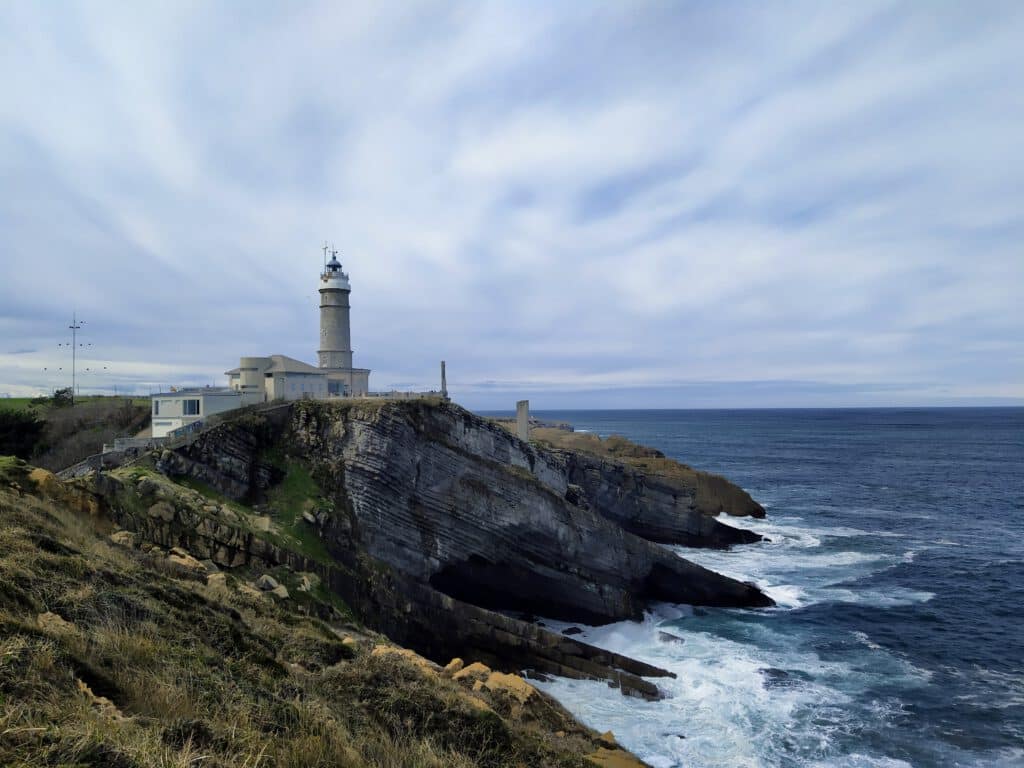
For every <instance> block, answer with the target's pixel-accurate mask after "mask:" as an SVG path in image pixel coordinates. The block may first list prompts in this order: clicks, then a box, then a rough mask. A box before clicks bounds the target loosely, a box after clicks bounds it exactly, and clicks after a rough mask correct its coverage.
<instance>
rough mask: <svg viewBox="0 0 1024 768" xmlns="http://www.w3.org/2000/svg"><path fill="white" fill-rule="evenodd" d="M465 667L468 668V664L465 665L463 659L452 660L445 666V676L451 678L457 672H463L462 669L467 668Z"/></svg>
mask: <svg viewBox="0 0 1024 768" xmlns="http://www.w3.org/2000/svg"><path fill="white" fill-rule="evenodd" d="M465 666H466V664H465V662H464V661H463V660H462V659H459V658H455V659H452V660H451V661H449V662H448V663H447V664H445V666H444V671H445V674H447V675H448V676H449V677H451V676H452V675H454V674H455V673H456V672H460V671H461V670H462V668H463V667H465Z"/></svg>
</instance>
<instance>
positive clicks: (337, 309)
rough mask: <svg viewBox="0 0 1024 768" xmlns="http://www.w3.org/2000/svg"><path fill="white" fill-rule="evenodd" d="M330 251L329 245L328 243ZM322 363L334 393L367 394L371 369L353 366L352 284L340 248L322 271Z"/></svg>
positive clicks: (319, 353) (321, 365) (329, 387)
mask: <svg viewBox="0 0 1024 768" xmlns="http://www.w3.org/2000/svg"><path fill="white" fill-rule="evenodd" d="M325 255H326V247H325ZM319 290H320V349H319V350H318V351H317V358H318V363H319V367H320V368H321V369H323V370H325V371H327V388H328V392H329V393H330V394H332V395H349V396H360V395H365V394H366V393H367V391H368V390H369V380H370V371H369V370H368V369H366V368H353V367H352V332H351V327H350V325H349V309H350V306H349V295H350V294H351V293H352V286H351V284H350V283H349V281H348V275H347V274H345V272H344V270H342V268H341V263H340V262H339V261H338V252H337V251H331V260H330V261H329V262H327V263H326V264H324V270H323V272H321V273H320V289H319Z"/></svg>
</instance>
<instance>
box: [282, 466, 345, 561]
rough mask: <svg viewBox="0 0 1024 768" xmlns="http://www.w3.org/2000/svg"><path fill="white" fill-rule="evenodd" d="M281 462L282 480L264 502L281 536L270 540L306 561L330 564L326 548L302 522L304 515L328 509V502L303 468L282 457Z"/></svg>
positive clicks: (307, 524) (311, 528)
mask: <svg viewBox="0 0 1024 768" xmlns="http://www.w3.org/2000/svg"><path fill="white" fill-rule="evenodd" d="M281 460H282V462H283V463H284V470H285V476H284V480H282V481H281V482H280V483H279V484H278V485H277V486H276V487H275V488H273V489H272V490H271V491H270V494H269V498H268V499H267V509H268V511H269V513H270V516H271V518H272V519H273V520H274V522H276V523H277V525H278V528H279V530H280V532H281V533H280V535H279V536H276V537H272V538H276V539H279V541H277V543H278V544H279V545H281V546H285V547H288V548H290V549H297V551H299V552H301V553H302V554H304V555H306V557H309V558H312V559H313V560H317V561H319V562H321V563H330V562H331V556H330V554H329V553H328V552H327V547H325V546H324V543H323V541H321V540H320V537H319V536H317V533H316V530H315V529H314V528H313V526H312V525H310V524H309V523H307V522H306V521H305V520H303V519H302V513H303V512H307V511H308V512H313V513H315V512H316V511H317V510H318V509H323V508H328V509H329V508H330V506H331V505H330V502H329V501H328V500H327V499H326V498H325V497H324V493H323V490H322V489H321V488H320V486H319V485H318V484H317V482H316V480H314V479H313V477H312V475H310V474H309V470H308V469H307V468H306V466H305V465H304V464H302V463H301V462H299V461H296V460H294V459H287V458H283V457H282V459H281Z"/></svg>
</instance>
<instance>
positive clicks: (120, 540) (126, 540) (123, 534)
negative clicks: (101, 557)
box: [110, 531, 138, 549]
mask: <svg viewBox="0 0 1024 768" xmlns="http://www.w3.org/2000/svg"><path fill="white" fill-rule="evenodd" d="M137 539H138V537H137V536H136V535H135V534H134V533H133V532H132V531H114V532H113V533H112V534H110V540H111V541H112V542H113V543H114V544H117V546H119V547H128V548H129V549H132V548H134V547H135V542H136V541H137Z"/></svg>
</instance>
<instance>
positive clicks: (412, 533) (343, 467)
mask: <svg viewBox="0 0 1024 768" xmlns="http://www.w3.org/2000/svg"><path fill="white" fill-rule="evenodd" d="M283 460H284V462H299V463H301V465H302V466H304V467H307V468H308V469H309V470H310V471H311V474H312V476H313V477H314V478H315V479H316V482H317V484H318V485H319V488H320V489H321V490H322V491H323V493H324V494H326V495H327V496H329V497H330V513H329V514H324V513H323V512H321V513H318V515H316V516H314V515H308V516H307V519H309V518H313V519H314V520H315V521H316V525H315V534H316V535H317V536H318V537H319V539H320V540H321V541H322V544H323V545H324V547H325V548H326V551H327V552H328V553H329V556H330V560H329V561H327V562H325V561H324V560H323V559H322V558H321V559H318V558H315V557H310V555H309V553H308V552H305V553H303V552H299V551H296V550H295V549H294V548H289V547H287V546H281V544H280V542H279V541H275V540H272V538H271V537H269V536H267V535H262V534H261V532H260V528H261V526H259V525H257V522H258V521H259V520H261V519H263V518H256V519H253V520H248V521H238V520H231V519H230V517H231V514H230V510H229V509H226V508H221V509H218V508H216V506H215V505H214V507H213V509H204V510H199V511H196V510H195V509H188V508H185V507H183V506H182V505H181V504H180V503H176V502H175V501H174V500H173V499H167V498H163V496H166V495H167V494H166V493H164V494H161V492H160V489H159V488H156V487H148V486H147V482H149V483H152V482H153V481H151V480H146V479H145V478H143V479H140V480H138V482H137V483H136V484H135V486H134V487H133V488H129V489H126V487H125V484H124V482H123V481H119V480H116V479H115V478H111V477H109V476H106V475H93V476H90V479H88V480H87V481H86V482H85V485H86V486H89V490H90V492H91V493H92V494H94V496H95V499H96V501H95V502H94V503H95V504H96V505H97V506H101V507H103V508H104V509H105V511H106V512H107V513H108V514H110V515H111V516H112V517H114V518H115V519H116V520H117V521H118V522H119V524H120V525H122V526H123V527H125V528H128V529H130V530H133V531H137V532H139V533H140V534H142V535H143V536H144V537H147V538H150V539H151V540H154V541H157V542H160V543H161V545H162V546H167V547H170V546H179V545H180V546H183V547H184V548H185V549H187V550H188V551H190V552H193V553H194V554H196V556H197V557H201V558H202V557H209V558H211V559H213V560H214V561H215V562H217V563H220V564H222V565H227V566H229V567H237V566H240V565H247V564H252V563H254V562H265V563H272V564H284V565H288V566H290V567H293V568H295V569H298V570H303V571H312V572H316V573H318V574H319V575H320V576H321V579H322V581H323V583H324V584H325V585H327V586H328V587H329V588H330V589H332V590H333V591H334V592H335V593H337V594H338V595H340V596H341V597H342V598H343V599H344V600H345V601H346V602H347V603H348V604H349V605H350V606H351V607H352V608H353V610H354V611H355V612H356V613H357V615H358V616H359V617H360V618H361V619H362V620H363V621H365V622H366V623H367V624H368V625H370V626H372V627H374V628H376V629H379V630H381V631H383V632H385V633H386V634H388V635H389V636H390V637H391V638H392V639H393V640H395V641H396V642H400V643H402V644H404V645H407V646H409V647H411V648H413V649H415V650H417V651H418V652H420V653H423V654H424V655H426V656H428V657H430V658H433V659H435V660H439V661H441V660H446V659H450V658H451V657H452V656H463V657H466V658H473V659H478V660H482V661H485V662H487V663H488V664H490V665H491V666H494V667H497V668H503V669H513V670H514V669H523V668H532V669H535V670H537V671H538V672H546V673H552V674H562V675H567V676H572V677H597V678H603V679H607V680H609V682H610V683H611V684H612V685H615V686H618V687H621V688H622V690H623V691H624V692H627V693H634V694H637V695H642V696H648V697H651V696H656V695H657V688H656V687H655V686H654V685H653V684H652V683H650V682H649V681H647V680H643V679H642V678H643V677H653V676H657V675H659V674H667V673H665V672H664V671H662V670H659V669H657V668H656V667H652V666H650V665H646V664H643V663H641V662H637V661H635V660H632V659H628V658H626V657H621V656H617V655H615V654H609V653H607V652H604V651H601V650H599V649H597V648H594V647H592V646H587V645H585V644H583V643H579V642H577V641H575V640H573V639H571V638H568V637H565V636H562V635H558V634H554V633H551V632H547V631H546V630H544V629H543V628H540V627H537V626H535V625H534V624H531V623H529V622H525V621H521V620H518V619H515V618H512V617H511V616H510V615H508V614H509V613H510V612H525V613H529V614H535V615H538V614H539V615H546V616H550V617H552V618H559V619H565V620H570V621H583V622H588V623H603V622H608V621H615V620H620V619H626V618H639V617H640V616H641V614H642V612H643V610H644V609H645V608H646V607H647V606H649V605H650V604H651V603H653V602H656V601H667V602H676V603H691V604H695V605H709V606H728V607H758V606H767V605H770V604H771V600H770V599H769V598H768V597H767V596H765V595H764V594H763V593H762V592H760V591H759V590H758V589H757V588H756V587H754V586H752V585H749V584H744V583H742V582H738V581H735V580H733V579H730V578H727V577H725V576H722V575H720V574H717V573H714V572H712V571H709V570H707V569H705V568H702V567H700V566H698V565H696V564H694V563H691V562H689V561H687V560H684V559H682V558H680V557H678V556H677V555H675V554H674V553H673V552H671V551H669V550H668V549H665V548H664V547H662V546H659V545H658V544H656V543H653V541H651V540H649V539H654V540H662V541H673V542H677V543H678V542H680V541H682V540H684V539H686V540H690V541H694V542H703V543H704V544H705V545H708V544H709V543H710V545H712V546H725V545H727V544H731V543H736V539H729V540H727V539H726V535H725V534H723V533H722V532H721V531H720V530H719V528H727V526H723V525H721V524H720V523H717V521H715V520H714V519H713V518H711V517H709V516H707V515H703V514H701V513H697V518H694V517H692V516H691V515H689V514H688V513H687V510H688V509H689V507H688V506H686V505H685V504H680V503H678V494H676V500H675V502H674V503H669V502H668V499H669V497H671V496H672V489H671V488H670V487H668V486H666V485H665V484H664V483H662V484H658V483H652V482H650V481H649V480H645V479H644V478H643V477H642V476H641V474H640V473H639V472H637V471H636V470H635V469H632V468H621V467H614V466H610V465H608V466H605V465H604V464H602V462H600V461H597V463H595V461H596V460H593V459H592V458H591V457H587V456H584V455H582V454H581V455H575V454H571V453H567V452H565V451H550V450H546V449H544V448H541V447H539V446H536V445H531V444H528V443H525V442H523V441H521V440H519V439H518V438H516V437H515V436H513V435H511V434H509V433H508V432H507V431H506V430H504V429H502V428H501V427H499V426H497V425H494V424H492V423H490V422H488V421H487V420H485V419H481V418H480V417H477V416H475V415H473V414H471V413H469V412H468V411H465V410H463V409H461V408H459V407H457V406H454V405H452V404H448V403H432V402H383V403H373V402H369V401H355V402H345V403H332V404H327V403H319V402H299V403H295V404H293V405H292V406H291V407H288V408H277V409H274V410H273V412H271V413H267V414H249V415H246V416H244V417H241V418H238V419H234V420H231V421H229V422H226V423H224V424H221V425H218V426H217V427H215V428H213V429H210V430H209V431H207V432H205V433H203V434H201V435H200V436H199V437H198V438H197V439H195V440H194V441H192V442H191V443H190V444H188V445H185V446H181V447H179V448H178V449H176V450H174V451H164V452H163V453H162V454H160V455H159V457H158V459H157V461H156V467H157V468H158V469H159V470H160V471H161V472H163V473H165V474H166V475H168V476H169V477H173V478H184V477H187V478H191V479H193V480H198V481H201V482H202V483H204V484H206V485H208V486H211V487H212V488H215V489H217V490H218V491H219V492H221V493H223V494H225V495H226V496H228V497H230V498H232V499H235V500H237V501H239V502H243V503H244V504H246V505H259V504H261V503H262V502H263V501H264V500H265V498H266V496H267V492H268V490H270V489H273V488H274V487H275V485H276V484H277V483H280V482H281V480H282V479H283V477H284V474H285V471H286V470H285V468H284V467H283V465H282V462H283ZM616 488H617V489H618V490H616ZM300 524H305V523H300ZM728 530H733V529H731V528H729V529H728ZM638 533H640V534H643V536H645V537H646V538H644V537H641V535H637V534H638Z"/></svg>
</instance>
